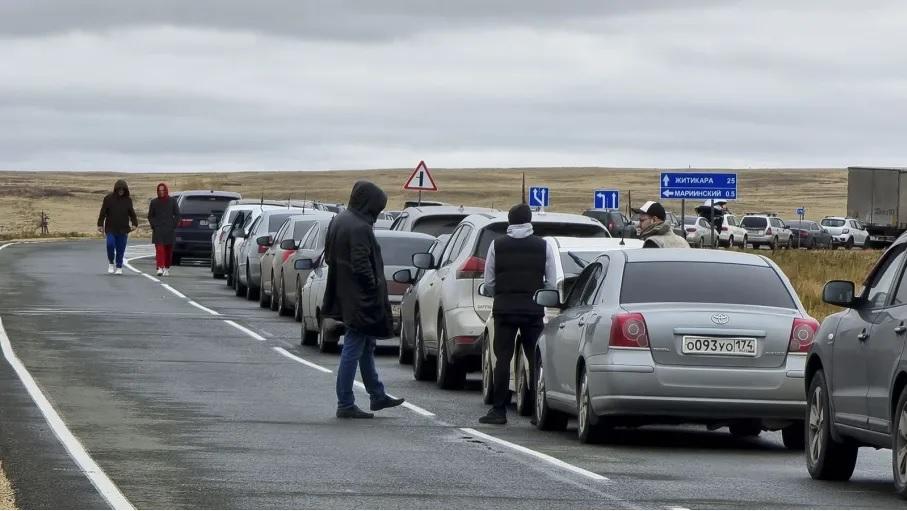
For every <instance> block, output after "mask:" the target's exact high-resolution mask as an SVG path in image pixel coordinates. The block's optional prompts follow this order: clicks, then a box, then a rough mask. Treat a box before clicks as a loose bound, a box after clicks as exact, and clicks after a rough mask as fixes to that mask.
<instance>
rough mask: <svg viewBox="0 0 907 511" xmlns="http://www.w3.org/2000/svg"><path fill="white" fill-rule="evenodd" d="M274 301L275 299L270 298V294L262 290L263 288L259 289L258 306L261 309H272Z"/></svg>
mask: <svg viewBox="0 0 907 511" xmlns="http://www.w3.org/2000/svg"><path fill="white" fill-rule="evenodd" d="M249 282H252V281H251V280H249ZM272 299H273V297H271V296H268V294H267V293H265V290H264V289H262V288H261V286H259V287H258V306H259V307H261V308H262V309H269V308H271V300H272Z"/></svg>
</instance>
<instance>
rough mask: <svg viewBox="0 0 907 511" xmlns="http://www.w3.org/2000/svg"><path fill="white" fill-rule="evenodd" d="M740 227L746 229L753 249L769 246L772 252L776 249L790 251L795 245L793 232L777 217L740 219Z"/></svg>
mask: <svg viewBox="0 0 907 511" xmlns="http://www.w3.org/2000/svg"><path fill="white" fill-rule="evenodd" d="M740 226H741V227H743V228H745V229H746V232H747V236H748V238H749V242H750V244H751V245H752V246H753V248H759V247H760V246H762V245H768V246H769V247H770V248H771V249H772V250H775V249H776V248H787V249H790V248H791V247H792V246H793V244H794V241H793V237H794V233H793V231H791V230H790V228H789V227H788V225H787V223H786V222H785V221H784V220H781V219H780V218H778V217H776V216H770V215H763V214H754V215H746V216H744V217H743V218H741V219H740Z"/></svg>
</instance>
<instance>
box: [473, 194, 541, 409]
mask: <svg viewBox="0 0 907 511" xmlns="http://www.w3.org/2000/svg"><path fill="white" fill-rule="evenodd" d="M507 220H508V222H509V223H510V225H509V226H508V227H507V236H502V237H500V238H498V239H496V240H494V241H493V242H492V243H491V246H490V247H489V248H488V256H487V257H486V259H485V289H486V293H489V294H490V295H491V296H494V306H493V308H492V312H493V314H494V355H495V358H496V359H497V360H496V361H495V366H494V406H493V407H492V409H491V410H489V411H488V414H487V415H485V416H484V417H482V418H480V419H479V422H481V423H482V424H507V404H508V403H509V402H510V362H511V360H512V359H513V352H514V344H515V342H516V337H517V333H519V335H520V339H521V343H522V344H523V350H524V352H525V353H526V356H527V357H528V359H529V367H531V368H535V356H534V355H535V343H536V341H537V340H538V338H539V334H541V333H542V327H543V326H544V323H543V321H542V319H543V318H544V316H545V309H543V308H542V307H541V306H540V305H538V304H536V303H535V301H534V300H533V295H535V292H536V291H538V290H539V289H542V288H544V287H545V285H546V284H547V285H548V287H554V285H555V283H556V281H557V273H556V271H557V270H556V266H555V260H556V259H555V258H556V257H557V255H556V253H555V251H554V248H553V247H552V246H551V245H549V244H548V243H547V242H546V241H545V240H543V239H542V238H539V237H538V236H534V235H533V234H532V232H533V231H532V210H531V209H529V206H527V205H525V204H518V205H516V206H514V207H512V208H510V212H509V213H508V215H507ZM530 382H533V379H532V378H530Z"/></svg>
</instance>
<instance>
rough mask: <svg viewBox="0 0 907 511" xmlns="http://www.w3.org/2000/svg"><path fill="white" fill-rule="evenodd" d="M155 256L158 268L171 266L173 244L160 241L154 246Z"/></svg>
mask: <svg viewBox="0 0 907 511" xmlns="http://www.w3.org/2000/svg"><path fill="white" fill-rule="evenodd" d="M154 258H155V260H156V261H157V267H158V268H170V264H171V263H172V262H173V245H164V244H163V243H158V244H157V245H155V246H154Z"/></svg>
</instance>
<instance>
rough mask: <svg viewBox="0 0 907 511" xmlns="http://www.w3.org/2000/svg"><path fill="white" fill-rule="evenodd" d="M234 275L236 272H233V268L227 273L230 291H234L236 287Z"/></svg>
mask: <svg viewBox="0 0 907 511" xmlns="http://www.w3.org/2000/svg"><path fill="white" fill-rule="evenodd" d="M234 273H235V272H234V270H233V269H232V268H228V271H227V287H229V288H230V289H233V286H234V285H235V284H234V283H235V282H236V279H235V277H234Z"/></svg>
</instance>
